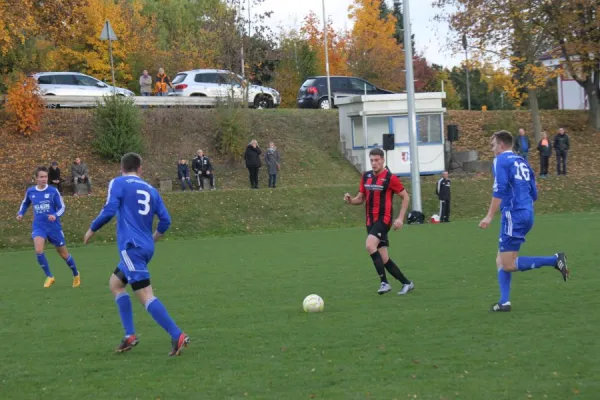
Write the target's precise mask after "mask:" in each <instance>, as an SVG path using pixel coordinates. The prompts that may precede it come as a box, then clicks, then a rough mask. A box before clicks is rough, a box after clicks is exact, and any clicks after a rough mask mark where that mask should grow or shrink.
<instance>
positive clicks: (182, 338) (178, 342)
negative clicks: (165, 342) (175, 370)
mask: <svg viewBox="0 0 600 400" xmlns="http://www.w3.org/2000/svg"><path fill="white" fill-rule="evenodd" d="M189 343H190V337H189V336H188V335H186V334H185V333H182V334H181V335H179V338H177V339H173V340H171V344H172V345H173V347H172V348H171V351H170V352H169V356H179V355H181V351H182V350H183V348H184V347H187V346H188V344H189Z"/></svg>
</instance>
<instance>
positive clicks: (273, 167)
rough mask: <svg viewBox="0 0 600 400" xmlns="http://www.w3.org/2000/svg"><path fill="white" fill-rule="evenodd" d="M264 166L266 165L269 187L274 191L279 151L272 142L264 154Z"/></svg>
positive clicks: (278, 164) (278, 166)
mask: <svg viewBox="0 0 600 400" xmlns="http://www.w3.org/2000/svg"><path fill="white" fill-rule="evenodd" d="M265 164H267V172H268V173H269V187H270V188H273V189H275V187H276V184H277V171H279V168H280V166H281V164H280V163H279V151H278V150H277V148H276V147H275V143H273V142H271V143H269V148H268V149H267V151H266V152H265Z"/></svg>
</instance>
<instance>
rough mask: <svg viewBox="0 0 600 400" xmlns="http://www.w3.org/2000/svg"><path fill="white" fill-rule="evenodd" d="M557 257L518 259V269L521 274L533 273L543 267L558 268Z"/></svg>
mask: <svg viewBox="0 0 600 400" xmlns="http://www.w3.org/2000/svg"><path fill="white" fill-rule="evenodd" d="M557 260H558V259H557V257H556V256H551V257H518V258H517V260H516V264H517V268H518V269H519V271H521V272H525V271H531V270H532V269H538V268H542V267H556V262H557Z"/></svg>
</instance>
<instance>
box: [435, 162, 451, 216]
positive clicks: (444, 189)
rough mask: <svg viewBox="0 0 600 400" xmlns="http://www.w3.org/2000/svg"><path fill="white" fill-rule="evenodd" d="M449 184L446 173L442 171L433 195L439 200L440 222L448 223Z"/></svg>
mask: <svg viewBox="0 0 600 400" xmlns="http://www.w3.org/2000/svg"><path fill="white" fill-rule="evenodd" d="M450 184H451V182H450V179H448V171H444V173H443V174H442V178H441V179H440V180H439V181H438V183H437V186H436V187H435V194H437V196H438V199H439V200H440V222H450Z"/></svg>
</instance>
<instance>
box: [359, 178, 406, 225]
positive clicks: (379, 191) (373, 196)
mask: <svg viewBox="0 0 600 400" xmlns="http://www.w3.org/2000/svg"><path fill="white" fill-rule="evenodd" d="M403 191H404V186H403V185H402V182H400V179H399V178H398V177H397V176H396V175H394V174H392V173H391V172H390V171H389V170H388V169H387V168H385V169H383V170H382V171H381V172H380V173H379V174H377V175H375V173H374V172H373V171H367V172H365V173H364V174H363V176H362V179H361V180H360V192H361V193H362V194H363V195H364V196H365V199H366V202H367V204H366V212H367V226H371V225H373V224H374V223H375V222H378V221H381V222H383V223H384V224H386V225H388V226H389V225H391V224H392V214H393V204H392V203H393V197H394V194H399V193H401V192H403Z"/></svg>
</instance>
